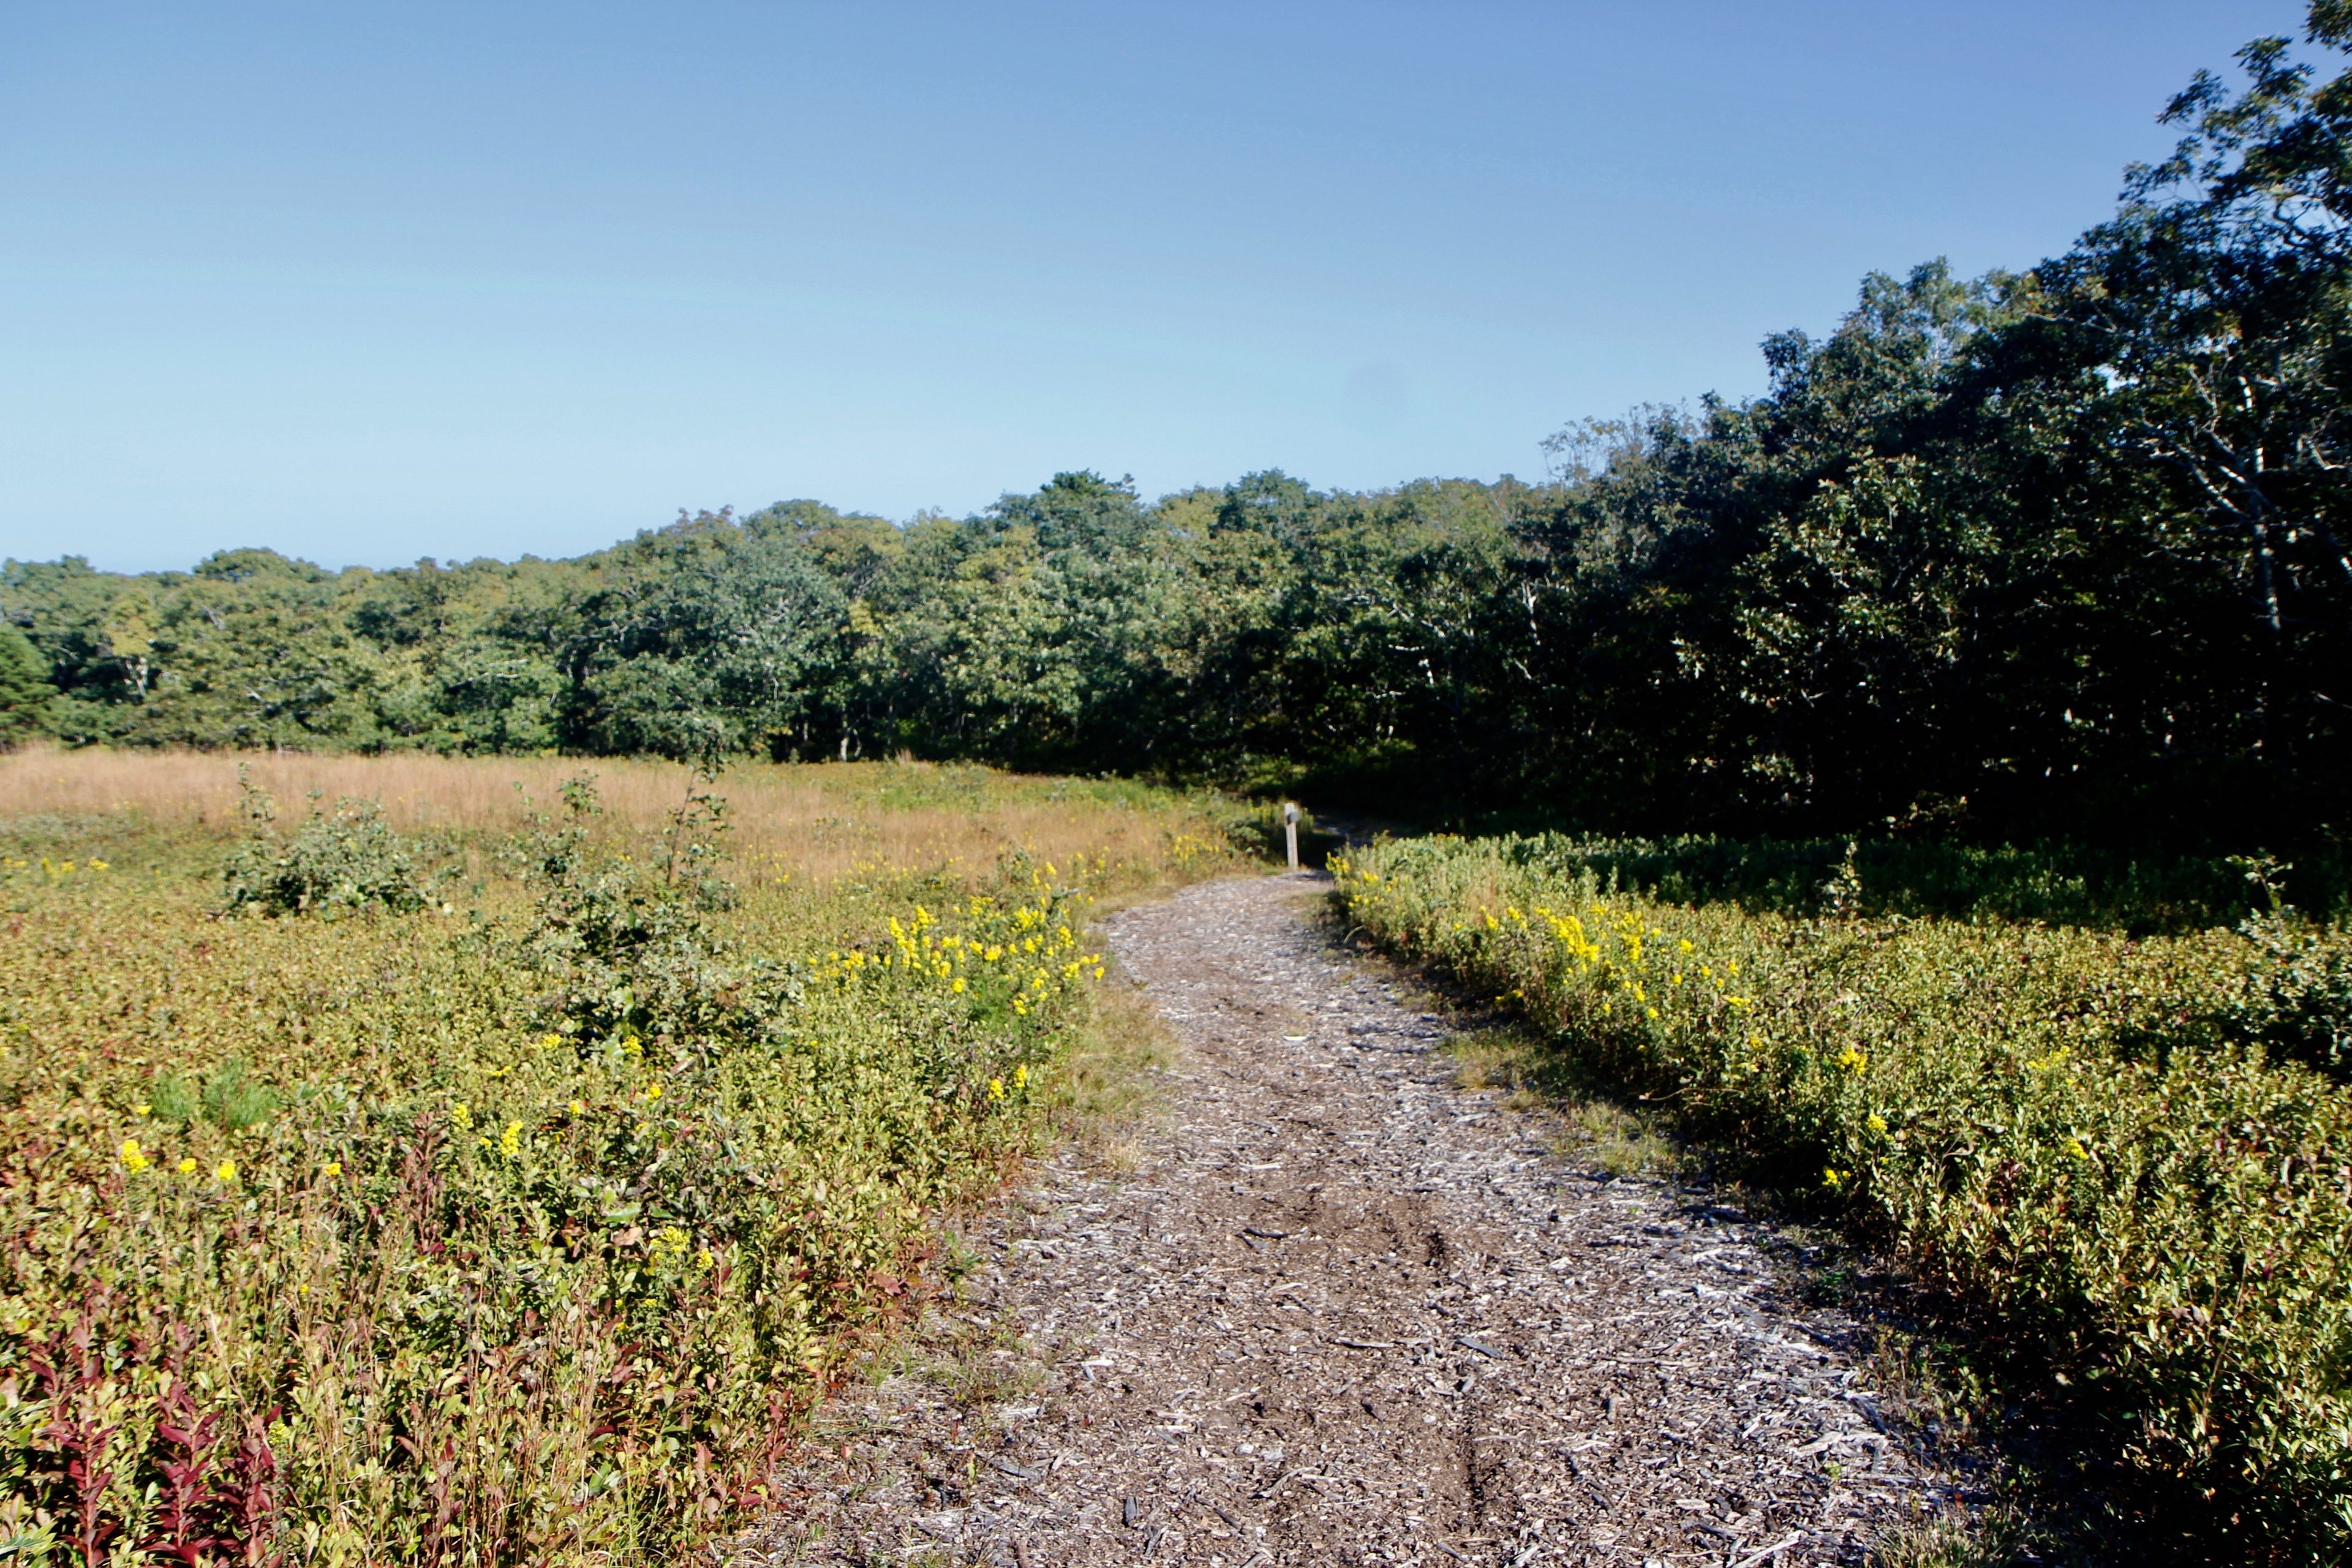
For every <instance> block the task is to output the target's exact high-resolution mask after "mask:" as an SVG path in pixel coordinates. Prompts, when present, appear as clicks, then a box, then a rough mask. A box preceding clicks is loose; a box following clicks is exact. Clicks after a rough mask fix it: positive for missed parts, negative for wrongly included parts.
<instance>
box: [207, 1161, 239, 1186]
mask: <svg viewBox="0 0 2352 1568" xmlns="http://www.w3.org/2000/svg"><path fill="white" fill-rule="evenodd" d="M213 1179H214V1180H215V1181H221V1182H234V1181H236V1161H234V1160H223V1161H222V1162H221V1163H219V1164H217V1165H215V1166H214V1167H213Z"/></svg>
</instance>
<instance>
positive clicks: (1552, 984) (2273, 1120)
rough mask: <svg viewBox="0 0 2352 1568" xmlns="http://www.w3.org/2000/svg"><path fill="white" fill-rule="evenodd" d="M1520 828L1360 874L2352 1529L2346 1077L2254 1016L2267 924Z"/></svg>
mask: <svg viewBox="0 0 2352 1568" xmlns="http://www.w3.org/2000/svg"><path fill="white" fill-rule="evenodd" d="M1528 848H1529V846H1528V843H1527V842H1526V841H1518V842H1512V841H1495V840H1486V841H1467V842H1465V841H1462V840H1452V841H1444V840H1416V841H1409V842H1404V843H1399V844H1391V845H1385V846H1381V847H1375V848H1372V849H1369V850H1365V851H1362V852H1360V853H1358V854H1355V855H1353V856H1351V857H1349V858H1348V859H1347V860H1346V861H1345V862H1344V863H1342V864H1341V865H1339V867H1338V868H1337V873H1338V876H1339V894H1338V897H1339V900H1340V901H1341V902H1342V904H1343V905H1344V908H1345V911H1346V919H1347V920H1348V921H1349V923H1350V924H1351V925H1353V926H1355V927H1357V928H1360V929H1361V930H1362V931H1366V932H1368V933H1369V934H1370V935H1371V936H1372V937H1373V938H1375V939H1376V940H1377V941H1379V942H1381V943H1383V944H1385V945H1386V946H1388V947H1389V948H1391V950H1394V951H1396V952H1400V953H1403V954H1406V955H1410V956H1412V957H1415V958H1420V959H1425V960H1431V961H1434V962H1436V963H1440V964H1442V965H1444V966H1445V967H1446V968H1448V969H1450V970H1451V971H1452V972H1453V973H1455V974H1456V975H1458V976H1459V977H1460V978H1461V979H1462V980H1463V981H1464V982H1465V983H1466V984H1470V985H1472V986H1474V987H1476V988H1478V989H1480V990H1481V991H1483V992H1486V993H1488V994H1494V995H1496V996H1497V997H1498V998H1500V999H1502V1000H1504V1001H1506V1002H1507V1003H1508V1004H1511V1005H1516V1006H1517V1007H1519V1008H1521V1009H1524V1011H1525V1012H1526V1014H1527V1015H1528V1016H1529V1017H1530V1018H1531V1019H1533V1020H1535V1021H1537V1022H1538V1023H1540V1024H1542V1025H1544V1026H1548V1027H1549V1028H1551V1029H1553V1030H1556V1031H1558V1033H1559V1037H1560V1039H1561V1041H1562V1042H1563V1044H1564V1046H1565V1047H1567V1048H1569V1049H1571V1050H1574V1051H1576V1052H1579V1053H1580V1054H1582V1055H1583V1056H1584V1057H1585V1058H1588V1059H1589V1061H1590V1062H1591V1065H1592V1066H1594V1067H1595V1068H1598V1069H1599V1070H1601V1071H1603V1072H1607V1073H1610V1074H1612V1075H1614V1076H1616V1077H1617V1078H1619V1079H1621V1080H1622V1081H1625V1082H1628V1083H1630V1084H1632V1085H1634V1086H1637V1087H1638V1088H1640V1089H1643V1090H1644V1091H1646V1092H1648V1093H1650V1094H1651V1095H1652V1096H1653V1097H1654V1099H1656V1100H1659V1101H1660V1102H1662V1103H1666V1104H1670V1105H1672V1106H1673V1107H1675V1110H1677V1112H1678V1113H1679V1114H1680V1115H1681V1116H1682V1117H1684V1118H1685V1121H1686V1122H1687V1124H1688V1125H1690V1126H1691V1127H1693V1128H1694V1129H1695V1130H1697V1131H1703V1132H1705V1133H1706V1134H1708V1135H1709V1136H1711V1137H1714V1138H1717V1139H1721V1140H1724V1141H1726V1142H1729V1143H1732V1144H1734V1145H1737V1146H1738V1147H1739V1148H1740V1149H1743V1150H1745V1151H1747V1152H1748V1153H1749V1154H1751V1155H1752V1156H1754V1157H1756V1158H1757V1159H1758V1160H1759V1163H1761V1164H1762V1165H1763V1166H1764V1167H1765V1169H1766V1171H1767V1172H1768V1173H1770V1174H1772V1175H1775V1176H1777V1178H1778V1179H1779V1180H1780V1181H1782V1182H1784V1183H1786V1184H1790V1185H1791V1186H1795V1187H1799V1188H1802V1189H1807V1190H1810V1191H1811V1193H1812V1194H1815V1195H1816V1196H1817V1198H1818V1199H1819V1200H1820V1201H1822V1202H1823V1203H1825V1204H1828V1205H1832V1206H1833V1207H1835V1208H1837V1209H1839V1210H1841V1211H1842V1212H1843V1214H1844V1215H1846V1217H1847V1218H1848V1219H1849V1220H1850V1221H1851V1222H1852V1223H1853V1224H1854V1225H1855V1226H1859V1227H1861V1228H1862V1229H1863V1230H1864V1231H1866V1232H1868V1233H1870V1234H1872V1235H1874V1237H1877V1238H1879V1239H1880V1240H1882V1241H1884V1242H1886V1243H1888V1244H1890V1245H1891V1246H1892V1247H1893V1249H1894V1250H1895V1252H1896V1253H1897V1254H1898V1255H1899V1256H1900V1257H1901V1258H1902V1259H1903V1260H1904V1261H1905V1262H1906V1263H1907V1264H1908V1265H1909V1266H1910V1267H1911V1268H1915V1269H1916V1270H1917V1271H1918V1272H1919V1273H1920V1274H1922V1275H1923V1276H1925V1277H1927V1279H1930V1280H1932V1281H1935V1282H1937V1283H1938V1284H1940V1285H1943V1286H1946V1287H1948V1288H1949V1289H1952V1290H1954V1291H1956V1292H1958V1294H1959V1295H1960V1296H1961V1297H1963V1298H1964V1299H1965V1300H1968V1301H1969V1302H1970V1303H1972V1304H1973V1306H1974V1307H1975V1309H1976V1310H1978V1311H1979V1313H1980V1314H1981V1321H1982V1322H1983V1323H1984V1325H1985V1326H1986V1327H1988V1328H1989V1329H1993V1330H1996V1331H2000V1332H2002V1333H2004V1334H2005V1335H2007V1336H2009V1337H2010V1338H2011V1340H2015V1339H2019V1338H2022V1337H2026V1336H2030V1337H2031V1338H2032V1339H2033V1340H2034V1341H2037V1342H2040V1343H2041V1344H2042V1346H2043V1347H2045V1349H2046V1352H2047V1354H2048V1356H2049V1357H2050V1358H2051V1362H2052V1364H2053V1367H2054V1369H2055V1370H2056V1371H2058V1372H2059V1373H2062V1374H2063V1375H2067V1376H2070V1377H2072V1378H2074V1379H2077V1380H2082V1381H2084V1382H2085V1383H2087V1384H2088V1385H2089V1387H2090V1389H2091V1391H2092V1392H2093V1394H2094V1395H2095V1400H2096V1402H2097V1403H2098V1404H2099V1405H2101V1406H2102V1407H2103V1408H2104V1410H2105V1413H2106V1414H2107V1415H2110V1416H2111V1417H2112V1418H2113V1419H2114V1420H2115V1421H2116V1423H2117V1424H2118V1426H2119V1428H2120V1432H2121V1436H2122V1446H2123V1447H2124V1449H2125V1451H2126V1457H2127V1458H2129V1459H2130V1460H2132V1461H2133V1462H2135V1463H2137V1465H2139V1466H2141V1467H2144V1468H2146V1469H2147V1471H2148V1472H2150V1473H2152V1474H2154V1475H2158V1476H2169V1477H2177V1478H2179V1479H2182V1480H2184V1481H2186V1482H2187V1483H2189V1484H2190V1485H2193V1486H2196V1487H2200V1488H2211V1489H2214V1495H2215V1496H2216V1497H2217V1498H2222V1499H2223V1500H2226V1502H2227V1504H2228V1507H2227V1509H2224V1510H2219V1511H2218V1512H2217V1515H2216V1517H2217V1518H2219V1517H2223V1516H2225V1515H2226V1514H2227V1513H2229V1512H2231V1511H2234V1512H2235V1513H2236V1514H2237V1515H2238V1516H2239V1518H2240V1519H2241V1521H2242V1529H2243V1530H2244V1531H2245V1532H2247V1533H2248V1534H2249V1535H2250V1536H2252V1537H2253V1538H2256V1539H2259V1540H2262V1541H2264V1542H2270V1543H2272V1544H2273V1546H2276V1545H2280V1544H2285V1545H2288V1546H2290V1547H2294V1548H2295V1549H2307V1550H2312V1551H2315V1552H2320V1553H2321V1554H2323V1555H2325V1556H2328V1557H2334V1556H2336V1555H2339V1554H2341V1553H2342V1552H2345V1551H2346V1550H2347V1549H2352V1394H2348V1393H2347V1388H2346V1386H2345V1380H2346V1369H2347V1364H2352V1360H2348V1358H2352V1096H2347V1090H2346V1089H2344V1088H2342V1087H2340V1086H2339V1085H2338V1084H2336V1082H2334V1081H2333V1080H2331V1079H2329V1078H2327V1077H2326V1076H2325V1075H2323V1074H2321V1073H2318V1072H2315V1071H2313V1070H2310V1069H2309V1068H2305V1067H2303V1066H2301V1065H2298V1064H2295V1063H2292V1062H2281V1061H2277V1060H2273V1059H2271V1058H2270V1057H2269V1055H2268V1054H2267V1053H2266V1051H2265V1049H2264V1047H2263V1046H2262V1045H2261V1044H2260V1043H2259V1042H2250V1041H2247V1040H2244V1039H2242V1038H2235V1037H2232V1031H2231V1027H2230V1020H2231V1018H2232V1017H2235V1016H2242V1014H2243V1012H2244V1011H2245V1010H2246V1009H2249V1008H2252V1007H2254V1006H2256V1005H2258V1004H2259V1001H2260V998H2261V996H2262V995H2263V987H2264V985H2265V984H2267V982H2266V981H2265V978H2264V972H2263V963H2262V962H2261V961H2262V960H2263V953H2262V952H2260V950H2259V949H2258V946H2257V944H2256V943H2255V942H2252V941H2249V940H2248V939H2247V938H2245V937H2242V936H2240V935H2237V934H2235V933H2232V932H2229V931H2208V932H2202V933H2195V934H2190V935H2185V936H2180V937H2172V938H2159V939H2148V940H2133V939H2130V938H2127V937H2125V936H2122V935H2119V934H2114V933H2104V932H2097V931H2084V930H2080V929H2047V928H2041V927H2033V926H2018V925H2007V924H1998V923H1978V924H1969V923H1961V922H1957V921H1933V920H1917V921H1914V920H1899V919H1890V920H1864V919H1817V920H1810V921H1801V920H1794V919H1790V918H1788V917H1785V916H1780V915H1769V914H1754V913H1749V912H1747V911H1745V910H1741V909H1739V908H1738V907H1737V906H1734V905H1731V904H1726V903H1718V904H1711V905H1702V906H1697V907H1690V906H1683V905H1675V904H1669V903H1664V902H1659V901H1654V900H1643V899H1633V898H1627V897H1624V896H1622V895H1604V894H1603V893H1601V891H1600V890H1599V887H1598V885H1597V884H1596V882H1595V879H1593V877H1592V876H1591V874H1590V872H1589V871H1588V872H1583V873H1566V872H1563V871H1561V870H1559V869H1558V868H1555V867H1554V866H1553V865H1552V864H1550V863H1549V862H1548V861H1547V859H1546V858H1544V857H1542V856H1540V855H1534V854H1530V853H1528ZM2312 940H2313V941H2314V942H2316V943H2322V944H2325V943H2335V944H2336V946H2337V947H2338V948H2339V949H2340V945H2341V942H2342V938H2341V937H2340V936H2335V935H2331V934H2328V933H2315V934H2314V935H2313V937H2312Z"/></svg>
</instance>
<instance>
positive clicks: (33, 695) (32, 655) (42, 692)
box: [0, 621, 58, 746]
mask: <svg viewBox="0 0 2352 1568" xmlns="http://www.w3.org/2000/svg"><path fill="white" fill-rule="evenodd" d="M57 700H58V689H57V688H56V687H54V686H51V685H50V684H49V682H48V668H47V662H46V661H45V660H43V659H42V658H41V656H40V654H39V653H38V652H37V651H36V650H35V648H34V647H33V645H32V644H31V643H30V642H28V641H26V637H25V634H24V633H23V632H20V631H18V630H17V629H16V627H15V626H10V625H8V624H7V623H6V622H5V621H0V746H10V745H16V744H18V743H20V742H26V741H30V740H34V739H37V738H38V737H40V736H44V735H47V734H48V733H49V731H50V730H51V728H52V726H53V725H54V724H55V723H56V710H57Z"/></svg>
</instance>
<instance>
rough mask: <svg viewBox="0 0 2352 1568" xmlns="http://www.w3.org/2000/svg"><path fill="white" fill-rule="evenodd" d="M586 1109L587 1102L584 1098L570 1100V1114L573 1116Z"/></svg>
mask: <svg viewBox="0 0 2352 1568" xmlns="http://www.w3.org/2000/svg"><path fill="white" fill-rule="evenodd" d="M587 1109H588V1102H587V1101H586V1100H573V1101H572V1115H574V1116H578V1115H579V1114H581V1113H582V1112H583V1111H584V1110H587Z"/></svg>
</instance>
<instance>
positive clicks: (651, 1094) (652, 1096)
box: [646, 1083, 661, 1100]
mask: <svg viewBox="0 0 2352 1568" xmlns="http://www.w3.org/2000/svg"><path fill="white" fill-rule="evenodd" d="M660 1098H661V1085H659V1084H657V1083H649V1084H647V1085H646V1099H647V1100H659V1099H660Z"/></svg>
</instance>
